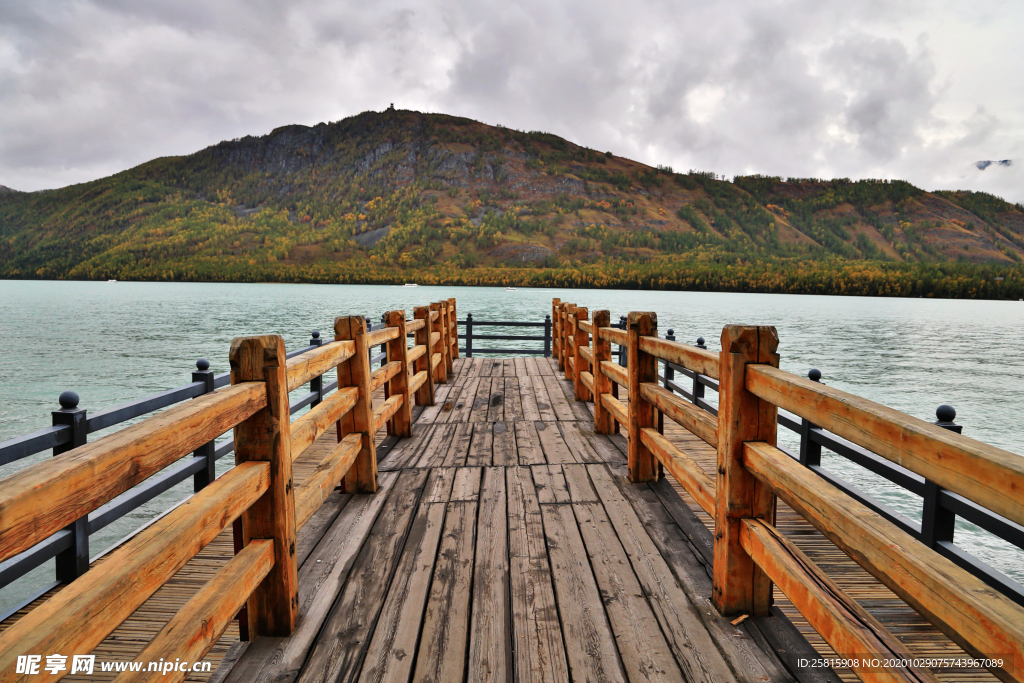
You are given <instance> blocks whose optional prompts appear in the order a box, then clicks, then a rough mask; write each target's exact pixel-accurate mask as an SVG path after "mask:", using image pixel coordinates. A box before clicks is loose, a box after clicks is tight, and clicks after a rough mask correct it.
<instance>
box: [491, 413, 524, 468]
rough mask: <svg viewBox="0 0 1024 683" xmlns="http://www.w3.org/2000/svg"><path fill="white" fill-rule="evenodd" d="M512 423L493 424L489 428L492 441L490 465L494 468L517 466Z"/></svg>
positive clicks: (517, 460)
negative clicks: (492, 435)
mask: <svg viewBox="0 0 1024 683" xmlns="http://www.w3.org/2000/svg"><path fill="white" fill-rule="evenodd" d="M512 424H513V423H512V422H495V423H493V426H492V427H491V431H492V432H493V434H494V441H493V443H492V446H491V449H492V450H491V453H492V464H494V465H495V466H496V467H507V466H509V465H517V464H519V458H518V456H517V455H516V433H515V430H514V429H513V427H512Z"/></svg>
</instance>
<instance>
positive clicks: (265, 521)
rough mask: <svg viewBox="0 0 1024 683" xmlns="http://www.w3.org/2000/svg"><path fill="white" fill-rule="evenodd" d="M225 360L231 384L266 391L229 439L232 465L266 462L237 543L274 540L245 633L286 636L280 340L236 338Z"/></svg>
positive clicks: (285, 453)
mask: <svg viewBox="0 0 1024 683" xmlns="http://www.w3.org/2000/svg"><path fill="white" fill-rule="evenodd" d="M357 349H358V346H357ZM229 359H230V362H231V383H232V384H242V383H246V382H260V383H262V384H263V385H264V386H265V387H266V392H267V407H266V408H264V409H263V410H261V411H259V412H258V413H256V414H255V415H253V416H252V417H250V418H249V419H247V420H245V421H244V422H241V423H240V424H239V425H237V426H236V427H235V439H234V446H235V463H236V464H241V463H244V462H252V461H259V462H267V463H269V464H270V489H269V490H268V491H267V493H266V494H265V495H263V496H262V497H261V498H260V499H259V500H258V501H257V502H256V503H255V504H254V505H252V507H250V508H249V509H248V510H246V511H244V512H243V513H242V515H241V518H240V521H241V527H242V544H243V545H248V544H249V543H250V542H251V541H252V540H254V539H273V540H274V566H273V568H272V569H271V570H270V574H268V575H267V578H266V579H264V581H263V582H262V583H260V585H259V587H258V588H257V589H256V590H255V591H253V593H252V595H250V596H249V601H248V602H247V603H246V616H247V617H248V622H249V631H248V632H249V634H250V635H265V636H286V635H288V634H289V633H291V632H292V630H294V628H295V620H296V619H297V618H298V611H299V583H298V582H299V578H298V562H297V559H296V556H295V544H296V539H295V534H296V527H295V491H294V488H295V485H294V482H293V478H292V453H291V412H290V405H289V401H288V378H287V369H286V367H285V363H286V355H285V347H284V339H283V338H281V337H280V336H277V335H267V336H262V337H238V338H236V339H234V340H233V341H232V342H231V350H230V352H229Z"/></svg>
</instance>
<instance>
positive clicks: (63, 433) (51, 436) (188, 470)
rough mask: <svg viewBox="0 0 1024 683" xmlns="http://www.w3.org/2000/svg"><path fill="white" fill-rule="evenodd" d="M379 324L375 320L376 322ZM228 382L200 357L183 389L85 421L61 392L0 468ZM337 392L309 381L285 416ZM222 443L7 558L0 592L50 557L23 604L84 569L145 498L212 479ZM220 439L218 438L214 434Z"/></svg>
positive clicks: (224, 450) (8, 444)
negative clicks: (100, 541)
mask: <svg viewBox="0 0 1024 683" xmlns="http://www.w3.org/2000/svg"><path fill="white" fill-rule="evenodd" d="M382 320H383V317H382ZM383 327H384V323H383V322H380V323H377V324H374V325H371V326H369V331H375V330H379V329H382V328H383ZM331 343H333V342H331V341H326V340H324V339H321V338H320V332H319V331H317V330H314V331H313V333H312V335H311V338H310V340H309V344H308V345H307V346H304V347H302V348H299V349H295V350H293V351H290V352H289V353H288V358H292V357H294V356H297V355H299V354H302V353H305V352H307V351H310V350H312V349H315V348H317V347H320V346H325V345H327V344H331ZM376 350H377V351H378V353H376V354H375V353H373V350H371V351H370V363H371V365H373V364H376V363H380V364H381V365H382V366H383V365H385V364H386V363H387V346H386V345H381V346H379V347H377V349H376ZM230 383H231V373H229V372H224V373H221V374H214V373H213V371H211V370H210V363H209V361H207V360H205V359H203V358H200V359H199V360H198V361H197V362H196V371H195V372H193V373H192V381H191V382H190V383H189V384H186V385H184V386H180V387H176V388H174V389H169V390H167V391H162V392H159V393H156V394H153V395H151V396H145V397H143V398H140V399H138V400H135V401H131V402H129V403H125V404H124V405H120V406H116V407H113V408H108V409H106V410H102V411H100V412H97V413H94V414H93V415H91V416H90V415H88V413H87V411H86V409H85V408H79V407H78V403H79V396H78V394H76V393H75V392H73V391H65V392H64V393H62V394H61V395H60V398H59V403H60V406H61V409H60V410H55V411H53V412H52V414H51V415H52V420H53V426H52V427H47V428H46V429H41V430H39V431H37V432H33V433H32V434H27V435H25V436H20V437H15V438H13V439H10V440H8V441H5V442H3V443H0V465H6V464H8V463H11V462H15V461H17V460H21V459H23V458H27V457H29V456H31V455H35V454H36V453H40V452H43V451H46V450H49V449H53V455H54V456H60V455H61V454H62V453H65V452H67V451H70V450H72V449H74V448H77V447H79V446H82V445H84V444H85V443H87V442H88V435H89V434H92V433H95V432H98V431H100V430H103V429H108V428H110V427H114V426H116V425H119V424H123V423H125V422H128V421H130V420H133V419H135V418H138V417H142V416H144V415H148V414H150V413H153V412H155V411H158V410H161V409H163V408H167V407H169V406H172V405H175V404H177V403H181V402H182V401H187V400H190V399H193V398H196V397H198V396H202V395H203V394H206V393H210V392H212V391H215V390H217V389H220V388H221V387H225V386H228V385H229V384H230ZM337 388H338V382H337V380H335V381H332V382H330V383H327V384H324V381H323V375H320V376H317V377H315V378H313V379H312V380H311V381H310V383H309V392H308V393H306V394H305V395H303V396H300V397H298V398H297V399H295V400H293V401H292V402H291V406H290V411H291V413H292V414H294V413H296V412H298V411H300V410H302V409H303V408H305V407H306V406H315V405H317V404H318V403H320V402H321V401H322V400H323V399H324V397H325V396H326V395H328V394H329V393H330V392H332V391H334V390H335V389H337ZM226 435H227V436H228V437H229V438H227V439H225V440H223V441H221V442H219V443H217V442H216V441H211V442H209V443H207V444H205V445H204V446H202V447H200V448H199V449H198V450H196V451H195V452H194V454H193V455H192V457H191V458H183V459H181V460H179V461H177V462H175V463H174V464H172V465H170V466H168V467H166V468H165V469H163V470H162V471H160V472H159V473H157V474H154V475H153V476H151V477H149V478H148V479H147V480H146V481H145V482H143V483H142V484H140V485H138V486H136V487H134V488H132V489H131V490H129V491H125V492H124V493H122V494H121V495H119V496H117V497H116V498H114V499H113V500H111V501H110V502H108V503H106V504H105V505H103V506H101V507H99V508H97V509H96V510H94V511H93V512H91V513H89V514H87V515H84V516H83V517H82V518H80V519H79V520H77V521H75V522H74V523H73V524H71V525H69V526H68V527H67V528H65V529H62V530H61V531H58V532H57V533H55V534H53V535H52V536H50V537H49V538H47V539H46V540H44V541H41V542H40V543H38V544H36V545H35V546H33V547H31V548H29V549H28V550H25V551H24V552H22V553H19V554H18V555H15V556H14V557H11V558H9V559H7V560H6V561H4V562H2V563H0V588H3V587H4V586H7V585H8V584H10V583H11V582H13V581H15V580H17V579H18V578H20V577H22V576H24V575H25V574H27V573H28V572H30V571H32V570H33V569H35V568H36V567H38V566H39V565H41V564H43V563H44V562H46V561H47V560H50V559H51V558H56V578H57V581H56V582H54V583H52V584H50V585H48V586H46V587H45V588H44V589H43V590H42V591H41V592H38V593H36V595H35V596H32V597H30V598H29V600H32V599H35V597H38V596H39V595H41V594H42V593H45V592H46V591H47V590H49V589H50V588H52V587H53V586H55V585H56V584H57V583H62V582H63V583H66V582H69V581H73V580H74V579H75V578H76V577H78V576H81V575H82V574H83V573H84V572H86V571H88V569H89V564H90V561H91V560H93V559H95V558H91V557H90V553H89V536H90V535H92V534H95V533H96V532H97V531H100V530H101V529H103V528H105V527H107V526H109V525H110V524H112V523H113V522H115V521H117V520H118V519H120V518H121V517H124V516H125V515H127V514H128V513H130V512H132V511H133V510H135V509H137V508H139V507H140V506H142V505H144V504H146V503H147V502H149V501H151V500H153V499H154V498H156V497H157V496H159V495H160V494H161V493H164V492H165V491H168V490H169V489H171V488H172V487H174V486H176V485H178V484H180V483H181V482H183V481H186V480H187V479H188V478H189V477H192V479H193V491H194V492H198V491H200V490H202V489H203V488H204V487H205V486H207V485H209V484H210V482H212V481H213V480H214V479H215V478H216V476H217V475H216V469H215V468H216V462H217V461H218V460H220V459H221V458H223V457H224V456H226V455H228V454H229V453H231V452H233V451H234V443H233V440H232V439H231V438H230V436H231V433H230V432H226ZM222 436H224V435H222Z"/></svg>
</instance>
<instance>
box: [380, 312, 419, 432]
mask: <svg viewBox="0 0 1024 683" xmlns="http://www.w3.org/2000/svg"><path fill="white" fill-rule="evenodd" d="M385 320H386V324H387V325H388V327H393V328H396V329H397V330H398V336H397V337H395V338H394V339H392V340H391V341H389V342H388V361H389V364H390V363H395V362H397V363H398V364H399V371H398V372H397V373H395V375H394V376H393V377H392V378H391V380H390V384H389V385H388V394H389V395H391V396H401V397H402V406H401V407H400V408H399V409H398V412H396V413H395V416H394V417H393V418H392V422H391V433H392V434H393V435H394V436H398V437H401V438H408V437H410V436H412V396H411V395H410V394H409V342H408V339H407V337H406V331H405V311H388V313H387V314H386V315H385Z"/></svg>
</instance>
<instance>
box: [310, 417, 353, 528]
mask: <svg viewBox="0 0 1024 683" xmlns="http://www.w3.org/2000/svg"><path fill="white" fill-rule="evenodd" d="M361 446H362V438H361V437H360V436H359V435H358V434H349V435H347V436H346V437H344V438H343V439H342V440H341V442H340V443H339V444H338V445H337V446H335V447H334V448H333V449H332V450H331V452H330V453H328V454H327V456H326V457H324V459H323V460H322V461H320V464H319V465H317V467H316V469H315V470H313V472H312V473H310V474H309V475H308V476H307V477H306V479H305V480H304V481H303V482H302V483H301V484H300V485H298V486H296V487H295V528H296V529H301V528H302V527H303V526H304V525H305V524H306V522H308V521H309V519H310V518H311V517H312V516H313V515H314V514H315V513H316V511H317V510H319V509H320V506H321V505H322V504H323V502H324V501H325V500H327V497H328V496H329V495H331V492H332V491H333V490H334V487H335V486H337V485H338V482H340V481H341V480H342V478H344V476H345V473H346V472H348V469H349V468H350V467H351V466H352V463H353V462H355V460H356V457H357V456H358V455H359V449H360V447H361Z"/></svg>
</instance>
